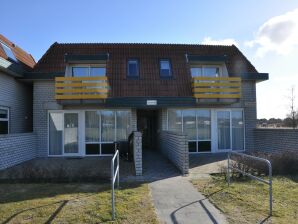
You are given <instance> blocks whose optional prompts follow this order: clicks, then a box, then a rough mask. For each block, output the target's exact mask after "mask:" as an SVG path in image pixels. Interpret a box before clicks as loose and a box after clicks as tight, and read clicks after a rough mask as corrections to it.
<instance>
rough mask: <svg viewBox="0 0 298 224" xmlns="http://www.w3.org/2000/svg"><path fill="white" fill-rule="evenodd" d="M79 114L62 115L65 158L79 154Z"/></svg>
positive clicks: (68, 113)
mask: <svg viewBox="0 0 298 224" xmlns="http://www.w3.org/2000/svg"><path fill="white" fill-rule="evenodd" d="M79 136H80V135H79V113H77V112H67V113H64V139H63V140H64V141H63V142H64V152H63V154H64V155H65V156H78V155H79V154H80V144H79V143H80V139H79Z"/></svg>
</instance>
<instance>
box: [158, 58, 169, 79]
mask: <svg viewBox="0 0 298 224" xmlns="http://www.w3.org/2000/svg"><path fill="white" fill-rule="evenodd" d="M159 66H160V76H161V77H171V76H172V74H171V73H172V71H171V63H170V60H169V59H162V60H160V61H159Z"/></svg>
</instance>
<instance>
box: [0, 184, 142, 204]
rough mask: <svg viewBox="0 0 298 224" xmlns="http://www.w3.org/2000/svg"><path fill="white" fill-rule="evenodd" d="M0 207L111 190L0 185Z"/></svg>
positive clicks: (91, 186)
mask: <svg viewBox="0 0 298 224" xmlns="http://www.w3.org/2000/svg"><path fill="white" fill-rule="evenodd" d="M144 183H145V182H136V183H121V184H120V188H119V189H121V190H126V189H133V188H137V187H139V186H140V185H142V184H144ZM0 186H1V187H0V205H1V204H5V203H10V202H21V201H26V200H33V199H43V198H52V197H57V196H59V195H70V194H80V193H86V194H88V193H94V194H98V193H102V192H106V191H110V190H111V185H110V184H97V183H75V184H74V183H67V184H61V183H59V184H51V183H50V184H0Z"/></svg>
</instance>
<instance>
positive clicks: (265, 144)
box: [254, 128, 298, 153]
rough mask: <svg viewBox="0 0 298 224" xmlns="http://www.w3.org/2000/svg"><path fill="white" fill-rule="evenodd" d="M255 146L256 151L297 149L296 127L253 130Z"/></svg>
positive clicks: (297, 134)
mask: <svg viewBox="0 0 298 224" xmlns="http://www.w3.org/2000/svg"><path fill="white" fill-rule="evenodd" d="M254 135H255V148H254V150H257V151H285V152H286V151H297V153H298V129H269V128H268V129H267V128H257V129H255V130H254Z"/></svg>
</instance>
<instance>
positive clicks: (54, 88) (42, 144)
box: [0, 42, 268, 166]
mask: <svg viewBox="0 0 298 224" xmlns="http://www.w3.org/2000/svg"><path fill="white" fill-rule="evenodd" d="M32 60H33V59H32ZM33 62H34V61H33ZM33 62H32V66H31V67H33V65H34V64H33ZM267 79H268V74H267V73H259V72H258V71H257V70H256V69H255V67H254V66H253V65H252V64H251V63H250V62H249V61H248V60H247V58H246V57H245V56H244V55H243V54H242V53H241V51H239V49H238V48H237V47H236V46H234V45H232V46H211V45H192V44H124V43H123V44H120V43H115V44H113V43H61V44H60V43H57V42H55V43H54V44H53V45H52V46H51V47H50V48H49V49H48V50H47V52H46V53H45V54H44V55H43V56H42V58H41V59H40V60H39V61H38V63H37V64H36V65H35V66H34V68H33V69H32V70H26V72H25V74H24V75H23V76H22V77H20V78H19V79H18V80H21V81H22V83H27V84H29V85H30V84H32V85H33V101H32V102H33V133H34V135H35V138H36V150H35V153H36V154H35V157H72V156H74V157H78V156H79V157H85V156H107V155H112V154H113V153H114V150H115V147H114V142H115V141H127V139H128V136H129V135H130V133H131V132H134V131H139V132H141V133H142V137H141V138H142V140H141V142H142V144H140V145H141V146H140V147H141V148H142V149H144V150H145V149H146V150H156V149H158V148H161V150H162V151H163V148H167V150H166V154H168V155H167V156H168V158H169V159H170V160H172V161H173V162H174V163H176V165H177V166H180V165H179V164H177V163H180V162H177V161H178V160H181V158H182V157H181V156H180V157H179V153H180V152H179V151H181V150H180V149H181V148H183V150H184V152H186V154H187V159H185V158H186V156H184V157H183V158H184V159H185V162H188V154H189V153H217V152H227V151H230V150H237V151H244V150H250V149H254V138H255V135H254V130H255V128H256V83H257V82H261V81H264V80H267ZM18 82H19V81H18ZM0 102H1V101H0ZM138 136H139V137H140V135H138ZM137 159H139V160H142V156H140V157H137ZM135 160H136V158H135ZM186 160H187V161H186ZM135 163H136V161H135ZM182 164H184V163H183V162H182ZM181 166H183V165H181Z"/></svg>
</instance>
